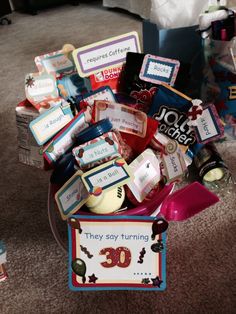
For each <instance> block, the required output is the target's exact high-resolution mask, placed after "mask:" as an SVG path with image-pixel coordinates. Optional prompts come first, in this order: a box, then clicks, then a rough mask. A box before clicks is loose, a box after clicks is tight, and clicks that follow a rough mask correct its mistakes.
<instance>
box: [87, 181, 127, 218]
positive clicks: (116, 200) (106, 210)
mask: <svg viewBox="0 0 236 314" xmlns="http://www.w3.org/2000/svg"><path fill="white" fill-rule="evenodd" d="M124 199H125V190H124V188H123V186H119V187H116V188H114V189H112V190H110V191H104V192H102V193H101V194H100V195H98V196H94V195H90V196H89V198H88V200H87V202H86V204H85V205H86V206H87V207H88V208H89V210H90V211H91V212H92V213H95V214H111V213H113V212H114V211H116V210H118V209H120V208H121V205H122V204H123V202H124Z"/></svg>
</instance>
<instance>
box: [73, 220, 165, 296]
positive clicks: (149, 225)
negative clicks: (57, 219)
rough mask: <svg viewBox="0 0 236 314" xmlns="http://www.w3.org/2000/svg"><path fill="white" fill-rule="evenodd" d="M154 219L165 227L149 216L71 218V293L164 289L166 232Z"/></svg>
mask: <svg viewBox="0 0 236 314" xmlns="http://www.w3.org/2000/svg"><path fill="white" fill-rule="evenodd" d="M158 221H159V222H161V223H162V224H163V221H162V219H159V220H156V219H155V218H153V217H128V216H120V217H117V216H116V217H115V216H72V217H71V218H70V219H69V221H68V229H69V230H68V231H69V287H70V289H71V290H74V291H81V290H155V291H161V290H164V289H165V288H166V234H165V233H162V234H161V233H159V232H161V230H160V229H161V228H159V227H158ZM167 226H168V224H167ZM167 226H166V225H165V226H164V227H165V229H166V228H167ZM163 230H164V229H163Z"/></svg>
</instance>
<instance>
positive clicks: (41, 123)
mask: <svg viewBox="0 0 236 314" xmlns="http://www.w3.org/2000/svg"><path fill="white" fill-rule="evenodd" d="M72 119H73V114H72V112H71V108H70V105H69V104H68V103H67V102H66V101H64V103H63V105H59V106H56V107H54V108H52V109H49V110H48V111H46V112H44V113H43V114H41V115H40V116H39V117H38V118H36V119H34V120H33V121H31V122H30V130H31V132H32V133H33V136H34V138H35V140H36V141H37V143H38V144H39V145H42V144H45V143H46V142H47V141H48V140H49V139H50V138H52V137H53V136H54V135H55V134H56V133H57V132H59V131H60V130H61V129H62V128H63V127H64V126H65V125H66V124H67V123H69V122H70V121H71V120H72Z"/></svg>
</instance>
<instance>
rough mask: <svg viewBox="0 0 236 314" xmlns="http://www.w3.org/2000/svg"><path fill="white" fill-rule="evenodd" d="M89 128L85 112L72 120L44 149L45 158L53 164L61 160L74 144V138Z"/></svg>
mask: <svg viewBox="0 0 236 314" xmlns="http://www.w3.org/2000/svg"><path fill="white" fill-rule="evenodd" d="M87 127H88V123H87V122H86V118H85V114H84V112H80V113H79V114H78V115H77V116H75V117H74V119H73V120H71V122H70V123H68V124H67V125H66V126H65V127H64V128H63V129H62V130H61V131H60V132H59V133H58V134H57V135H56V136H55V137H54V138H53V140H52V141H51V142H50V143H49V144H48V145H47V147H46V148H45V149H44V154H43V156H44V158H45V159H46V160H47V161H48V162H49V164H51V163H52V162H55V161H57V160H58V159H59V157H60V156H62V155H63V154H64V153H65V152H67V150H69V149H70V148H71V147H72V146H73V144H74V136H75V135H76V134H78V133H79V132H81V131H82V130H83V129H85V128H87Z"/></svg>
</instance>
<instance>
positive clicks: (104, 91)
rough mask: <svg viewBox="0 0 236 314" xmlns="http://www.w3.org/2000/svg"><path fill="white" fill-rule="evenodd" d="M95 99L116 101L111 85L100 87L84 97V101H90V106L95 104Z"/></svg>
mask: <svg viewBox="0 0 236 314" xmlns="http://www.w3.org/2000/svg"><path fill="white" fill-rule="evenodd" d="M95 100H105V101H111V102H116V98H115V95H114V94H113V92H112V90H111V89H110V87H109V86H104V87H101V88H98V89H97V90H95V91H93V92H91V93H89V94H86V95H84V97H83V101H84V102H86V103H88V104H89V105H90V106H93V104H94V101H95Z"/></svg>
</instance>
